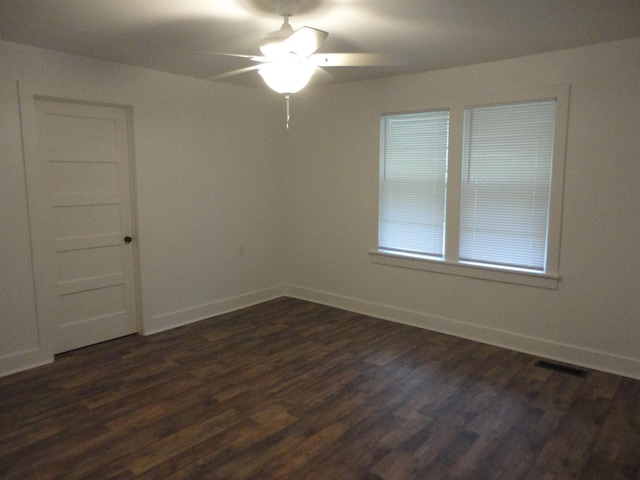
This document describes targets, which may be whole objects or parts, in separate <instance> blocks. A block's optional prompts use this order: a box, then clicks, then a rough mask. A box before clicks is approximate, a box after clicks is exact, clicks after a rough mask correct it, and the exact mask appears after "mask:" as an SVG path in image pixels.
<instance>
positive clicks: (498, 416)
mask: <svg viewBox="0 0 640 480" xmlns="http://www.w3.org/2000/svg"><path fill="white" fill-rule="evenodd" d="M537 360H539V359H537V358H535V357H532V356H528V355H524V354H521V353H516V352H512V351H509V350H504V349H500V348H496V347H491V346H487V345H483V344H480V343H474V342H471V341H467V340H462V339H459V338H455V337H451V336H446V335H441V334H437V333H433V332H429V331H425V330H420V329H417V328H412V327H407V326H403V325H398V324H394V323H391V322H386V321H382V320H378V319H374V318H370V317H366V316H363V315H358V314H355V313H350V312H345V311H342V310H338V309H335V308H330V307H326V306H322V305H317V304H313V303H309V302H304V301H300V300H295V299H290V298H280V299H277V300H273V301H270V302H267V303H264V304H261V305H258V306H255V307H251V308H247V309H243V310H240V311H237V312H234V313H230V314H226V315H222V316H219V317H216V318H213V319H210V320H205V321H202V322H199V323H196V324H193V325H189V326H187V327H182V328H178V329H174V330H171V331H168V332H165V333H161V334H157V335H153V336H150V337H140V336H135V335H134V336H130V337H125V338H122V339H118V340H114V341H111V342H107V343H103V344H100V345H95V346H92V347H87V348H84V349H80V350H76V351H73V352H69V353H66V354H63V355H59V356H58V357H57V358H56V361H55V363H53V364H51V365H47V366H43V367H39V368H35V369H32V370H29V371H26V372H22V373H18V374H15V375H11V376H8V377H4V378H0V426H1V435H0V478H2V479H31V478H33V479H48V478H64V479H75V478H90V479H107V478H108V479H115V478H118V479H130V478H144V479H184V478H209V479H225V478H229V479H256V480H257V479H260V480H265V479H274V478H278V479H305V480H306V479H337V480H341V479H363V480H382V479H383V480H411V479H420V480H438V479H465V480H467V479H505V480H506V479H518V480H552V479H553V480H565V479H585V480H590V479H593V480H615V479H633V480H637V479H640V381H637V380H631V379H628V378H623V377H619V376H615V375H610V374H605V373H602V372H597V371H588V372H587V375H586V376H585V377H582V378H581V377H578V376H574V375H571V374H568V373H566V372H558V371H554V370H549V369H547V368H541V367H538V366H536V365H535V363H536V361H537Z"/></svg>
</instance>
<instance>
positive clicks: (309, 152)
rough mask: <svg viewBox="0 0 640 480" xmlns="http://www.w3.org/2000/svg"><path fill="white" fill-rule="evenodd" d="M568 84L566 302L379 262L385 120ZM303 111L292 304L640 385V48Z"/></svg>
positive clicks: (310, 98) (291, 206)
mask: <svg viewBox="0 0 640 480" xmlns="http://www.w3.org/2000/svg"><path fill="white" fill-rule="evenodd" d="M567 83H569V84H571V101H570V114H569V116H570V119H569V133H568V143H567V149H568V153H567V158H566V181H565V194H564V219H563V229H562V248H561V259H560V273H561V275H562V280H561V282H560V285H559V288H558V289H557V290H547V289H541V288H534V287H524V286H517V285H510V284H505V283H496V282H490V281H484V280H477V279H469V278H462V277H456V276H449V275H443V274H437V273H429V272H425V271H417V270H409V269H401V268H397V267H390V266H383V265H376V264H372V263H371V262H370V260H369V258H368V255H367V252H368V250H369V249H371V248H373V247H375V245H376V237H377V184H378V177H377V172H378V121H379V115H380V113H382V112H385V111H404V110H407V109H411V108H418V107H417V106H418V105H424V104H425V103H428V99H430V98H438V97H456V96H460V95H467V94H475V93H479V92H492V91H501V90H512V89H522V88H529V87H540V86H546V85H556V84H567ZM301 103H303V105H300V104H301ZM298 105H299V106H298V111H299V113H298V117H297V118H296V130H295V133H294V134H293V135H290V136H289V138H288V146H287V148H288V152H289V155H288V156H287V158H288V163H287V168H286V169H285V172H287V177H286V182H287V184H288V186H289V187H288V189H287V194H288V200H287V201H286V205H287V206H288V211H287V219H288V222H289V223H288V228H287V231H288V232H289V233H290V234H289V237H288V238H289V239H290V240H291V241H290V243H289V245H288V248H287V251H288V252H289V253H290V256H289V260H290V261H289V263H288V275H287V278H288V279H289V283H290V284H291V285H294V286H295V287H293V288H292V289H291V291H290V293H291V294H292V295H296V296H299V297H302V298H308V299H312V300H316V301H320V302H324V303H329V304H333V305H337V306H341V307H345V308H349V309H353V310H358V311H362V312H365V313H369V314H372V315H377V316H381V317H384V318H389V319H393V320H397V321H402V322H407V323H412V324H416V325H420V326H424V327H427V328H433V329H436V330H441V331H444V332H450V333H454V334H457V335H460V336H465V337H469V338H474V339H478V340H482V341H485V342H488V343H493V344H497V345H504V346H508V347H511V348H514V349H518V350H523V351H528V352H533V353H537V354H542V355H546V356H549V357H552V358H556V359H559V360H566V361H570V362H575V363H578V364H581V365H585V366H594V367H597V368H601V369H604V370H610V371H615V372H619V373H623V374H625V375H630V376H635V377H640V255H638V253H637V249H638V238H640V214H639V208H640V134H639V133H638V132H639V131H638V126H639V125H640V39H634V40H630V41H624V42H619V43H613V44H605V45H599V46H595V47H590V48H581V49H576V50H570V51H562V52H556V53H552V54H544V55H537V56H532V57H526V58H519V59H514V60H508V61H502V62H496V63H491V64H484V65H477V66H471V67H465V68H458V69H451V70H443V71H438V72H432V73H425V74H420V75H412V76H406V77H396V78H392V79H385V80H379V81H372V82H361V83H358V84H349V85H341V86H336V87H332V88H326V89H318V90H315V91H313V92H312V91H309V92H307V93H306V94H305V95H304V97H303V100H298Z"/></svg>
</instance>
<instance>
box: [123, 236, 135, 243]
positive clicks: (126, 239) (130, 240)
mask: <svg viewBox="0 0 640 480" xmlns="http://www.w3.org/2000/svg"><path fill="white" fill-rule="evenodd" d="M132 241H133V238H131V237H130V236H129V235H127V236H126V237H124V243H126V244H129V243H131V242H132Z"/></svg>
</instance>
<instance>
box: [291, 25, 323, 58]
mask: <svg viewBox="0 0 640 480" xmlns="http://www.w3.org/2000/svg"><path fill="white" fill-rule="evenodd" d="M328 36H329V34H328V33H327V32H324V31H322V30H318V29H317V28H312V27H302V28H300V29H298V30H296V31H295V32H293V33H292V34H291V35H290V36H289V37H288V38H287V39H286V40H284V41H283V43H282V46H283V50H284V51H285V52H287V53H293V54H295V55H299V56H301V57H304V58H307V57H308V56H309V55H311V54H312V53H313V52H315V51H316V50H318V48H320V45H322V42H324V41H325V39H326V38H327V37H328Z"/></svg>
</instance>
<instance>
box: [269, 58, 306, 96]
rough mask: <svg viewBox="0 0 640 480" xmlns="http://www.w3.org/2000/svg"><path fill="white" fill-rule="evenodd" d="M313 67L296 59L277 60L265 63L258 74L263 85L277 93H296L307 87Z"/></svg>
mask: <svg viewBox="0 0 640 480" xmlns="http://www.w3.org/2000/svg"><path fill="white" fill-rule="evenodd" d="M314 72H315V67H314V66H313V65H310V64H309V63H307V62H304V61H300V60H298V59H284V58H283V59H278V60H274V61H273V62H270V63H265V64H264V65H262V66H261V67H260V69H259V70H258V73H259V74H260V76H261V77H262V79H263V80H264V83H266V84H267V86H269V88H271V89H272V90H274V91H276V92H278V93H285V94H289V93H296V92H299V91H300V90H302V89H303V88H304V87H306V86H307V84H308V83H309V80H311V77H312V76H313V73H314Z"/></svg>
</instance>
